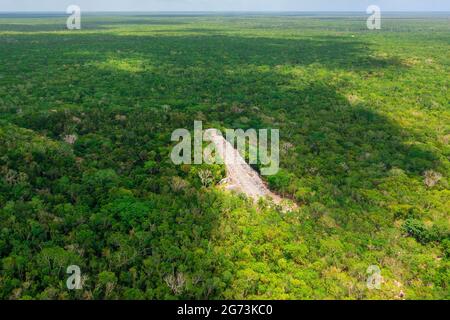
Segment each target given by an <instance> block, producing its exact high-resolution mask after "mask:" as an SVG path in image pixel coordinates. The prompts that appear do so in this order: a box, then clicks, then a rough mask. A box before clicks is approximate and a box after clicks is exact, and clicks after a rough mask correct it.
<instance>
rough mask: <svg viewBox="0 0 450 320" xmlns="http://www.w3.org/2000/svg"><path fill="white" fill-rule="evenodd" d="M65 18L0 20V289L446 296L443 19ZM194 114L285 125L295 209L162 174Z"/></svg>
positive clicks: (174, 173)
mask: <svg viewBox="0 0 450 320" xmlns="http://www.w3.org/2000/svg"><path fill="white" fill-rule="evenodd" d="M65 19H66V18H65V17H45V16H34V17H19V16H16V17H10V16H0V266H1V268H0V299H220V298H225V299H449V298H450V288H449V282H450V268H449V266H450V260H449V259H450V238H449V234H450V214H449V212H450V188H449V183H450V180H449V179H450V145H449V142H450V109H449V106H450V94H449V90H448V89H449V88H448V86H449V80H450V77H449V74H450V55H449V52H450V32H449V31H450V30H449V24H448V17H418V18H413V17H409V18H408V19H405V18H404V17H403V18H395V17H390V18H388V19H385V20H384V21H383V29H382V30H380V31H369V30H367V28H366V24H365V23H366V21H365V19H366V17H357V16H355V17H347V18H345V17H320V16H314V17H295V16H278V17H277V16H197V17H194V16H173V17H169V16H144V15H142V16H131V15H130V16H125V15H122V16H114V17H113V16H111V17H109V16H87V17H84V18H83V25H82V30H73V31H69V30H65V29H64V28H65ZM194 120H202V121H203V123H204V127H216V128H222V129H223V128H233V129H237V128H242V129H248V128H277V129H280V135H281V163H280V165H281V168H282V169H281V171H280V172H279V173H278V174H277V175H275V176H270V177H267V178H266V179H267V183H268V185H269V186H270V188H271V189H272V190H273V191H275V192H277V193H278V194H280V195H282V196H283V197H286V198H290V199H292V200H294V201H295V202H296V203H297V205H298V208H297V209H295V210H293V211H285V210H281V208H278V207H276V206H273V205H270V203H268V202H267V201H260V202H259V203H257V204H254V203H253V202H252V201H251V200H249V199H246V198H245V197H244V196H242V195H238V194H233V193H230V192H225V191H223V190H221V189H220V188H218V187H217V183H218V182H219V181H220V180H221V179H222V178H224V177H225V169H224V167H223V166H219V165H215V166H211V165H201V166H196V165H180V166H177V165H174V164H173V163H172V162H171V160H170V157H169V155H170V152H171V149H172V147H173V145H174V143H173V142H172V141H171V139H170V138H171V133H172V131H173V130H175V129H177V128H187V129H192V128H193V123H194ZM200 170H209V171H210V172H211V173H212V179H210V181H208V182H207V183H205V181H202V180H201V179H200V177H199V171H200ZM70 265H78V266H80V268H81V272H82V289H81V290H68V289H67V287H66V280H67V278H68V276H69V275H68V274H67V273H66V269H67V267H68V266H70ZM371 265H376V266H378V267H379V268H380V270H381V275H382V277H383V281H382V284H381V288H380V289H379V290H369V289H368V288H367V285H366V280H367V277H368V274H367V268H368V267H369V266H371Z"/></svg>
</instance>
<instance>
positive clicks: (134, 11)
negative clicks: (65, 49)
mask: <svg viewBox="0 0 450 320" xmlns="http://www.w3.org/2000/svg"><path fill="white" fill-rule="evenodd" d="M83 12H89V13H119V12H123V13H317V12H323V13H347V12H352V13H360V12H364V13H366V11H365V10H331V11H327V10H305V11H302V10H154V11H152V10H150V11H147V10H83ZM384 12H388V13H417V12H427V13H450V10H437V11H436V10H408V11H402V10H389V11H388V10H386V11H384ZM0 13H64V14H65V13H66V11H64V10H59V11H56V10H14V11H2V10H0Z"/></svg>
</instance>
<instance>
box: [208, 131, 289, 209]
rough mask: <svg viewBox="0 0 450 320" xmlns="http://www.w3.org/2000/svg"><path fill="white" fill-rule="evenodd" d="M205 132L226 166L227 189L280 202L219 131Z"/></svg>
mask: <svg viewBox="0 0 450 320" xmlns="http://www.w3.org/2000/svg"><path fill="white" fill-rule="evenodd" d="M207 133H208V134H209V137H210V139H211V141H212V142H213V143H214V145H215V146H216V151H217V153H218V154H219V156H220V157H221V158H222V159H223V161H224V164H225V166H226V169H227V182H226V187H227V189H229V190H236V191H238V192H242V193H244V194H246V195H247V196H248V197H250V198H252V199H254V200H256V201H257V200H258V199H259V198H271V199H272V200H273V201H274V203H276V204H281V202H282V201H283V199H282V198H281V197H279V196H277V195H276V194H274V193H273V192H271V191H270V190H269V189H268V188H267V186H266V185H265V184H264V182H263V181H262V179H261V178H260V176H259V175H258V173H257V172H256V171H255V170H254V169H253V168H252V167H250V165H248V164H247V163H246V162H245V160H244V159H243V158H242V156H241V155H240V154H239V152H238V151H237V150H236V149H235V148H233V146H232V145H231V143H229V142H228V141H227V140H226V139H225V138H224V137H223V136H222V135H221V134H220V132H219V131H217V130H215V129H210V130H207Z"/></svg>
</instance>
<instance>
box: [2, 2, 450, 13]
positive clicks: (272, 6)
mask: <svg viewBox="0 0 450 320" xmlns="http://www.w3.org/2000/svg"><path fill="white" fill-rule="evenodd" d="M72 4H74V5H78V6H79V7H80V8H81V10H82V11H365V10H366V8H367V7H368V6H369V5H372V4H373V5H378V6H379V7H380V8H381V10H383V11H450V0H68V1H67V0H0V11H65V10H66V8H67V7H68V6H69V5H72Z"/></svg>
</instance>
